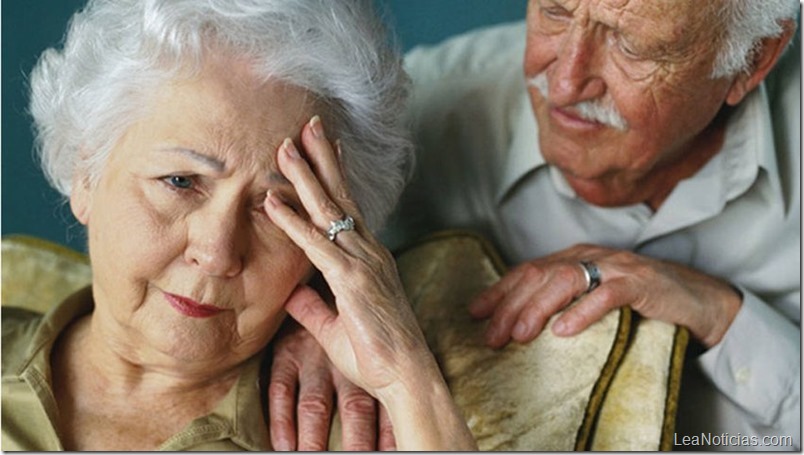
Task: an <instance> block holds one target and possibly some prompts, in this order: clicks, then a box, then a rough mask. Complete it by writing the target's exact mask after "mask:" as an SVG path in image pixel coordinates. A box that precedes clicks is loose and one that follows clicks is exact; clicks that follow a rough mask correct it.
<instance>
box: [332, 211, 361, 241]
mask: <svg viewBox="0 0 804 455" xmlns="http://www.w3.org/2000/svg"><path fill="white" fill-rule="evenodd" d="M354 230H355V220H354V219H353V218H352V217H351V216H348V215H347V216H345V217H343V218H342V219H340V220H335V221H330V222H329V230H327V236H328V237H329V239H330V240H332V241H333V242H334V241H335V237H336V236H337V235H338V233H339V232H341V231H354Z"/></svg>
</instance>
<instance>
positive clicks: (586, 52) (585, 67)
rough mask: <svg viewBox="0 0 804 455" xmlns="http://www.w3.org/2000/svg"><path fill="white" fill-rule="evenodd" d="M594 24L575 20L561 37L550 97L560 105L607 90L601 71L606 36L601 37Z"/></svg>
mask: <svg viewBox="0 0 804 455" xmlns="http://www.w3.org/2000/svg"><path fill="white" fill-rule="evenodd" d="M597 33H599V32H597V31H596V30H595V29H594V28H592V29H589V28H587V27H584V26H583V25H582V24H578V23H576V24H573V25H572V26H571V27H570V29H569V30H567V32H566V33H565V34H564V35H563V36H562V37H561V38H559V39H561V40H562V41H561V43H560V45H559V46H558V49H557V51H558V52H557V55H556V59H555V61H554V62H553V65H552V66H553V67H552V68H550V70H549V71H548V77H549V78H550V82H549V87H550V101H551V102H552V103H553V104H556V105H559V106H569V105H573V104H576V103H579V102H581V101H589V100H593V99H596V98H599V97H601V96H603V95H604V94H605V91H606V85H605V82H604V81H603V79H602V77H601V76H600V74H599V70H600V67H601V64H602V63H601V62H602V59H603V58H604V55H603V53H604V52H605V49H604V48H603V47H604V44H603V42H604V41H603V40H601V39H598V38H599V37H598V36H596V35H597Z"/></svg>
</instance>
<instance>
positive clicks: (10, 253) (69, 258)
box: [2, 235, 92, 313]
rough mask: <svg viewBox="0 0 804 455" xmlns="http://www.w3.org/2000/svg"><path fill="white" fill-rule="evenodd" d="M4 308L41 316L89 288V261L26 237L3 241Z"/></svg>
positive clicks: (62, 248) (60, 247) (76, 254)
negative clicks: (20, 309)
mask: <svg viewBox="0 0 804 455" xmlns="http://www.w3.org/2000/svg"><path fill="white" fill-rule="evenodd" d="M2 243H3V253H2V254H3V258H2V262H3V278H2V279H3V283H2V303H3V306H15V307H20V308H25V309H28V310H32V311H36V312H39V313H44V312H46V311H47V310H48V309H50V308H51V307H52V306H54V305H56V304H57V303H59V302H61V301H62V300H64V299H65V298H66V297H67V296H69V295H70V294H72V293H73V292H75V291H77V290H78V289H80V288H82V287H84V286H86V285H87V284H89V282H90V280H91V279H92V272H91V270H90V267H89V260H88V259H87V257H86V256H85V255H83V254H81V253H78V252H76V251H74V250H71V249H69V248H66V247H63V246H61V245H57V244H55V243H52V242H48V241H47V240H42V239H38V238H34V237H28V236H19V235H13V236H4V237H3V242H2Z"/></svg>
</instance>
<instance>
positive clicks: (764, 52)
mask: <svg viewBox="0 0 804 455" xmlns="http://www.w3.org/2000/svg"><path fill="white" fill-rule="evenodd" d="M782 27H783V31H782V33H781V34H780V35H779V36H777V37H771V38H765V39H763V40H762V42H760V45H759V49H757V50H756V52H755V53H754V61H753V63H752V65H751V67H750V68H749V69H748V70H747V71H744V72H742V73H740V74H738V75H737V77H736V78H735V79H734V81H733V82H732V85H731V88H729V92H728V94H727V95H726V103H727V104H728V105H730V106H736V105H737V104H739V103H740V101H742V100H743V98H745V96H746V95H748V94H749V93H750V92H751V90H754V89H755V88H756V87H757V86H758V85H759V84H760V83H761V82H762V81H763V80H764V79H765V77H767V75H768V73H770V72H771V70H772V69H773V67H774V66H775V65H776V62H778V61H779V57H781V56H782V54H783V53H784V50H785V48H787V45H788V43H790V40H791V39H792V38H793V33H794V32H795V30H796V25H795V23H794V22H793V21H785V22H784V23H783V24H782Z"/></svg>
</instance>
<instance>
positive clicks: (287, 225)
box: [264, 190, 347, 272]
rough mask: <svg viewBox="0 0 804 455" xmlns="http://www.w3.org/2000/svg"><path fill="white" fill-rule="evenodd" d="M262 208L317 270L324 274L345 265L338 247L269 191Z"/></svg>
mask: <svg viewBox="0 0 804 455" xmlns="http://www.w3.org/2000/svg"><path fill="white" fill-rule="evenodd" d="M264 206H265V212H266V213H267V214H268V216H269V217H270V218H271V221H273V223H274V224H276V225H277V227H279V228H280V229H282V231H283V232H285V234H287V236H288V237H290V240H292V241H293V243H295V244H296V245H298V246H299V248H301V249H302V250H304V253H305V254H306V255H307V258H308V259H310V261H311V262H312V263H313V265H314V266H315V267H316V268H317V269H318V270H321V271H322V272H325V271H327V270H329V269H331V268H332V267H345V266H346V265H347V264H346V261H347V258H346V255H345V254H344V250H343V249H342V248H341V247H340V246H339V245H336V244H335V243H334V242H331V241H330V240H329V239H328V238H327V237H325V235H324V233H322V232H321V231H320V230H319V228H317V227H316V226H313V225H311V224H310V223H309V222H308V221H306V220H304V219H303V218H302V217H300V216H299V215H298V214H297V213H296V212H295V211H293V209H291V208H290V207H288V205H287V204H285V203H284V202H283V201H282V199H280V198H279V197H278V196H277V195H276V194H274V193H273V192H272V191H270V190H269V191H268V193H267V194H266V196H265V204H264Z"/></svg>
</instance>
